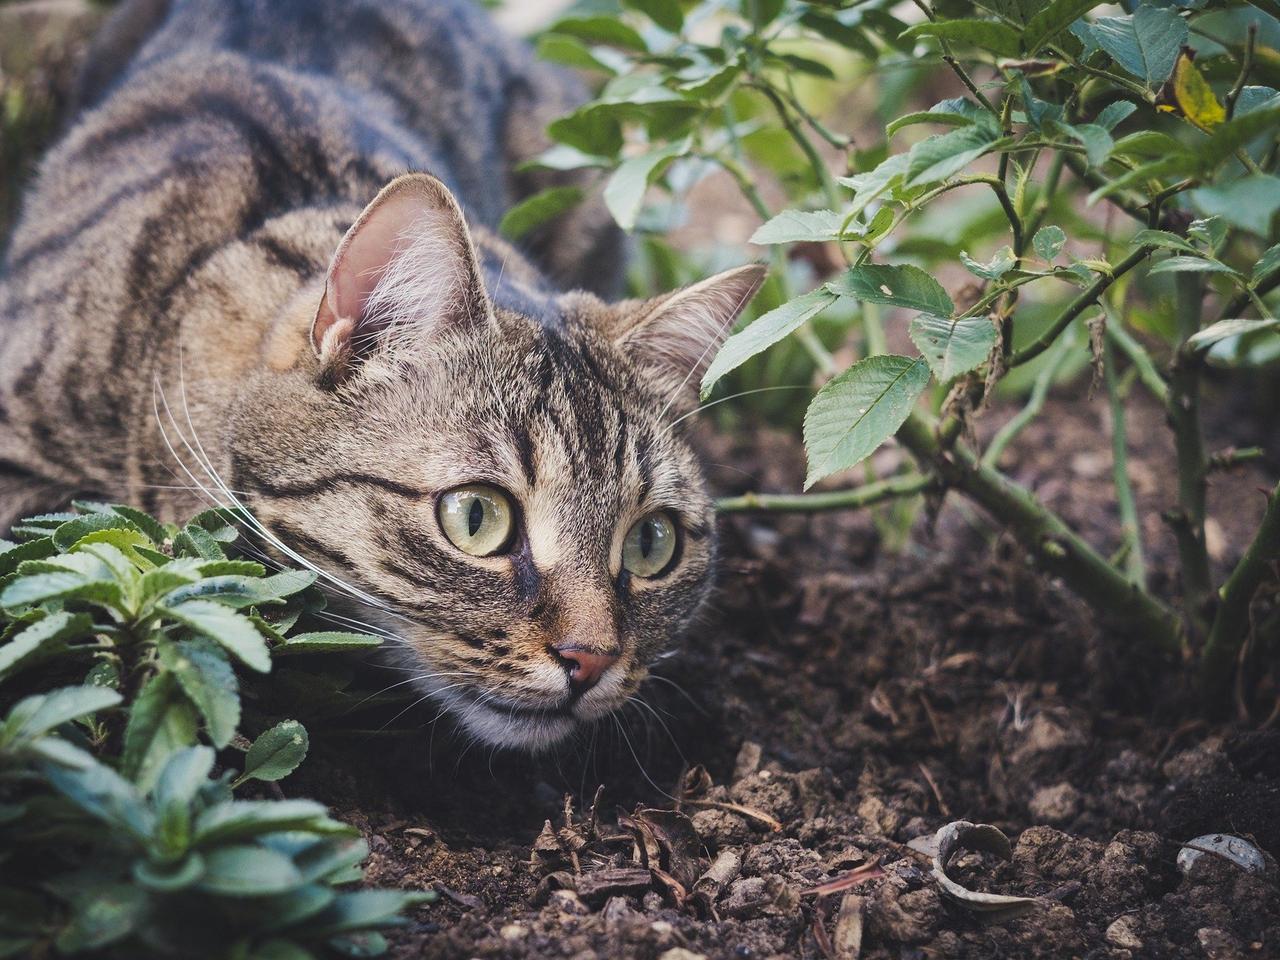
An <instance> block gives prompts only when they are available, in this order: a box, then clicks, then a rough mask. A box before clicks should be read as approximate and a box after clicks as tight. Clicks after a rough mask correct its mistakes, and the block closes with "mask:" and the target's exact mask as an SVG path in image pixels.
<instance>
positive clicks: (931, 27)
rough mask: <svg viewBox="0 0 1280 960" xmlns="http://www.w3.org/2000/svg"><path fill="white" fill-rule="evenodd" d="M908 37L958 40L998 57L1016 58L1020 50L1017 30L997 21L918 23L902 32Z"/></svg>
mask: <svg viewBox="0 0 1280 960" xmlns="http://www.w3.org/2000/svg"><path fill="white" fill-rule="evenodd" d="M902 36H903V37H907V38H910V39H912V40H914V39H916V38H917V37H937V38H939V39H942V40H947V41H949V42H951V43H962V44H966V45H968V46H971V47H978V48H979V49H981V50H989V51H990V52H991V53H994V54H995V55H996V56H998V57H1016V56H1018V55H1019V54H1021V53H1022V43H1021V40H1020V39H1019V37H1018V31H1016V30H1014V29H1013V27H1010V26H1006V25H1005V24H1003V23H1000V22H999V21H997V20H936V21H932V22H929V23H918V24H916V25H915V26H913V27H908V28H907V29H906V30H904V31H903V32H902Z"/></svg>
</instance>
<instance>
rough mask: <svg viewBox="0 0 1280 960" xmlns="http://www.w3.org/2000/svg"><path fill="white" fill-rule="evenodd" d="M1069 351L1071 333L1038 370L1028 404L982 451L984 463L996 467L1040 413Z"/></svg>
mask: <svg viewBox="0 0 1280 960" xmlns="http://www.w3.org/2000/svg"><path fill="white" fill-rule="evenodd" d="M1070 354H1071V338H1070V337H1062V338H1061V339H1060V340H1058V342H1057V343H1055V344H1054V346H1053V350H1052V352H1050V354H1049V356H1048V357H1046V358H1045V364H1044V367H1042V368H1041V370H1040V372H1039V373H1038V374H1036V379H1035V383H1033V384H1032V385H1031V395H1030V396H1029V397H1028V398H1027V403H1026V406H1024V407H1023V408H1022V409H1021V410H1019V411H1018V412H1017V413H1016V414H1015V415H1014V416H1013V417H1012V418H1011V419H1010V420H1009V422H1008V423H1006V424H1005V425H1004V426H1003V427H1001V428H1000V429H999V430H998V431H997V432H996V435H995V436H994V437H992V438H991V443H989V444H988V445H987V449H986V450H985V451H984V452H983V454H982V463H983V464H984V465H985V466H988V467H995V466H996V464H997V463H999V461H1000V457H1001V455H1002V454H1003V453H1004V451H1005V449H1006V448H1007V447H1008V446H1009V444H1010V443H1012V442H1013V441H1014V440H1015V439H1016V438H1017V436H1018V434H1020V433H1022V431H1023V430H1025V429H1026V428H1027V426H1028V425H1030V423H1031V422H1032V421H1033V420H1035V418H1036V417H1038V416H1040V411H1041V410H1043V409H1044V402H1045V400H1046V398H1047V397H1048V396H1049V388H1050V387H1052V386H1053V381H1054V380H1055V379H1057V376H1058V371H1059V370H1061V369H1062V364H1063V363H1064V362H1065V361H1066V359H1067V357H1068V356H1070Z"/></svg>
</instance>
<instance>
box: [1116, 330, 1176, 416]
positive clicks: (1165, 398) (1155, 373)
mask: <svg viewBox="0 0 1280 960" xmlns="http://www.w3.org/2000/svg"><path fill="white" fill-rule="evenodd" d="M1107 339H1108V340H1111V341H1112V342H1114V343H1115V345H1116V346H1117V347H1119V348H1120V350H1121V352H1122V353H1123V354H1124V355H1125V356H1126V357H1128V358H1129V362H1130V363H1132V364H1133V366H1134V369H1135V370H1137V371H1138V379H1139V380H1141V381H1142V385H1143V386H1144V387H1146V388H1147V389H1148V390H1150V391H1151V395H1152V396H1154V397H1155V398H1156V399H1157V400H1158V401H1160V403H1162V404H1167V403H1168V402H1169V384H1168V383H1166V382H1165V379H1164V377H1162V376H1161V375H1160V371H1159V370H1157V369H1156V364H1155V361H1154V360H1152V359H1151V354H1149V353H1147V351H1146V349H1145V348H1144V347H1143V346H1142V344H1140V343H1139V342H1138V341H1137V340H1135V339H1134V338H1133V335H1132V334H1130V333H1129V331H1128V330H1126V329H1125V328H1124V327H1123V326H1122V325H1121V324H1120V322H1119V320H1118V319H1117V318H1116V317H1114V316H1113V317H1109V318H1108V320H1107Z"/></svg>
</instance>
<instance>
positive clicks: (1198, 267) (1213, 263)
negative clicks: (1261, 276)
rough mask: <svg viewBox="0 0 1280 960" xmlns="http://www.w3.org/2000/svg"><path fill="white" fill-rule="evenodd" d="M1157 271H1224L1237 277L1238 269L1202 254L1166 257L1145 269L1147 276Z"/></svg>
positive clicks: (1238, 274)
mask: <svg viewBox="0 0 1280 960" xmlns="http://www.w3.org/2000/svg"><path fill="white" fill-rule="evenodd" d="M1158 273H1224V274H1227V275H1229V276H1233V277H1238V276H1240V271H1239V270H1236V269H1234V268H1232V267H1229V266H1227V265H1226V264H1225V263H1221V262H1219V261H1217V260H1214V259H1212V258H1209V257H1205V256H1203V255H1200V256H1195V257H1167V258H1166V259H1164V260H1161V261H1160V262H1159V263H1156V264H1155V265H1154V266H1152V268H1151V269H1150V270H1148V271H1147V275H1148V276H1154V275H1156V274H1158Z"/></svg>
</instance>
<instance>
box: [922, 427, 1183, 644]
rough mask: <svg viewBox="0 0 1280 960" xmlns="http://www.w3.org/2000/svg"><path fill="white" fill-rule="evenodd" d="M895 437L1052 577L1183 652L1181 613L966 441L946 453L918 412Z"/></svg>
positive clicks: (1142, 636) (1147, 638)
mask: <svg viewBox="0 0 1280 960" xmlns="http://www.w3.org/2000/svg"><path fill="white" fill-rule="evenodd" d="M897 436H898V440H899V441H900V442H901V443H902V444H903V445H904V446H905V447H906V448H907V449H908V450H910V451H911V453H912V455H913V456H914V457H915V458H916V459H917V460H918V461H919V462H920V463H921V464H922V465H924V466H927V467H929V468H932V469H934V470H936V471H937V472H938V475H939V476H940V477H941V479H942V480H943V481H945V482H946V484H947V485H948V486H950V487H954V488H955V489H957V490H959V491H960V492H961V493H963V494H965V495H966V496H967V497H969V498H970V499H971V500H973V501H974V502H975V503H977V504H978V505H979V506H981V507H982V508H983V509H984V510H986V511H987V512H988V513H990V514H991V516H992V517H994V518H996V519H997V520H998V521H999V522H1000V523H1001V524H1003V525H1004V526H1005V527H1007V528H1008V530H1009V531H1010V533H1012V534H1013V536H1014V537H1015V538H1016V539H1017V541H1018V543H1019V544H1020V545H1021V546H1022V548H1023V549H1024V550H1026V551H1028V553H1030V554H1031V556H1032V557H1034V558H1035V560H1036V561H1037V562H1038V563H1039V564H1040V565H1041V566H1042V567H1043V568H1044V569H1045V570H1046V571H1047V572H1048V573H1049V574H1050V575H1052V576H1058V577H1061V578H1062V579H1063V581H1065V582H1066V584H1067V586H1069V587H1070V588H1071V589H1072V590H1074V591H1075V592H1076V593H1078V594H1079V595H1080V596H1081V597H1083V598H1084V600H1085V601H1086V602H1088V603H1089V604H1090V605H1091V606H1092V607H1093V608H1094V609H1095V610H1099V611H1104V612H1106V613H1108V614H1111V615H1113V616H1114V617H1116V618H1117V619H1121V620H1123V621H1125V622H1126V623H1128V624H1129V625H1130V627H1131V628H1132V630H1133V636H1134V637H1135V638H1136V639H1137V640H1139V641H1140V642H1142V643H1144V644H1146V645H1147V646H1148V647H1149V649H1151V650H1158V651H1162V652H1164V653H1167V654H1176V653H1178V652H1179V651H1180V650H1181V635H1180V630H1179V624H1178V618H1177V616H1176V615H1175V614H1174V613H1173V611H1171V610H1169V609H1168V608H1167V607H1166V606H1165V605H1164V604H1162V603H1161V602H1160V601H1159V600H1157V599H1156V598H1155V597H1153V596H1151V594H1149V593H1147V592H1146V591H1145V590H1143V589H1141V588H1139V587H1137V586H1135V585H1134V584H1132V583H1130V582H1129V581H1128V580H1127V579H1125V577H1124V575H1123V574H1122V573H1120V571H1118V570H1116V569H1115V568H1114V567H1113V566H1111V564H1109V563H1107V561H1106V559H1105V558H1104V557H1102V556H1101V555H1100V554H1099V553H1098V552H1097V551H1096V550H1094V549H1093V548H1092V547H1091V546H1089V544H1087V543H1086V542H1085V541H1084V540H1083V539H1081V538H1080V537H1079V536H1078V535H1077V534H1076V533H1074V532H1073V531H1072V530H1071V529H1070V528H1069V527H1068V526H1067V525H1066V524H1065V523H1063V522H1062V520H1061V519H1060V518H1059V517H1058V516H1057V515H1056V514H1054V513H1053V512H1052V511H1050V510H1048V509H1047V508H1046V507H1045V506H1044V505H1043V504H1041V503H1040V502H1039V501H1038V500H1036V498H1035V497H1034V496H1033V495H1032V494H1031V493H1030V492H1029V491H1028V490H1026V489H1025V488H1024V487H1021V486H1019V485H1018V484H1016V483H1014V482H1013V481H1012V480H1009V479H1008V478H1007V477H1005V476H1003V475H1002V474H1001V473H1000V472H999V471H997V470H995V469H993V468H992V467H990V466H988V465H986V464H982V463H979V462H977V461H976V460H975V459H974V457H973V455H972V454H970V453H969V452H968V451H967V450H965V449H963V447H957V449H956V450H955V452H954V454H950V455H949V454H948V453H947V452H946V451H945V450H944V449H943V448H942V446H941V445H940V444H939V442H938V439H937V437H935V436H934V431H933V425H932V424H931V422H930V420H929V418H927V417H926V416H924V415H923V414H921V413H920V412H919V411H916V412H913V413H912V414H911V415H910V416H909V417H908V418H907V420H906V422H905V423H904V424H903V425H902V426H901V427H900V428H899V430H898V434H897Z"/></svg>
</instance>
